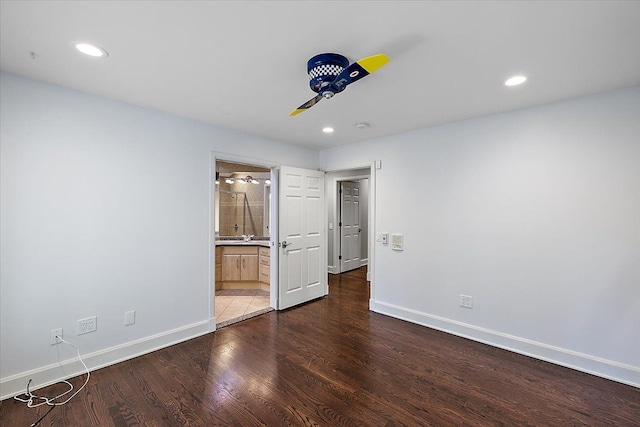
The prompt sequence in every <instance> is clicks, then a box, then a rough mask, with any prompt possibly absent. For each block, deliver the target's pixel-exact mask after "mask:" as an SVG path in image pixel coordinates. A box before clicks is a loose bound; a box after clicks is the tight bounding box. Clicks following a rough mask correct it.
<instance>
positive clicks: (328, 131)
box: [322, 126, 334, 133]
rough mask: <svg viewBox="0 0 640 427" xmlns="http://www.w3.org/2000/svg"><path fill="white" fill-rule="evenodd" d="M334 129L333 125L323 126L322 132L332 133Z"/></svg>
mask: <svg viewBox="0 0 640 427" xmlns="http://www.w3.org/2000/svg"><path fill="white" fill-rule="evenodd" d="M333 131H334V129H333V128H332V127H331V126H327V127H325V128H322V132H324V133H332V132H333Z"/></svg>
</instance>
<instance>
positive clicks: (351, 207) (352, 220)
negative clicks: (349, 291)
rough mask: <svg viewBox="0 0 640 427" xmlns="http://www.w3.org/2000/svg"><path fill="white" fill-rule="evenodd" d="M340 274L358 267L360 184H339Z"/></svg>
mask: <svg viewBox="0 0 640 427" xmlns="http://www.w3.org/2000/svg"><path fill="white" fill-rule="evenodd" d="M338 226H339V227H340V257H339V258H340V273H344V272H345V271H350V270H354V269H356V268H358V267H360V233H361V232H362V228H361V224H360V184H359V183H358V182H353V181H342V182H341V183H340V222H339V223H338Z"/></svg>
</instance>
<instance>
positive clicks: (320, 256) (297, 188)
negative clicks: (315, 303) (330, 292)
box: [278, 167, 327, 309]
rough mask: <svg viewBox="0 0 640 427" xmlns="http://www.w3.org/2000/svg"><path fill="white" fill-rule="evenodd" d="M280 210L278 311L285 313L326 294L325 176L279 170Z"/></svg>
mask: <svg viewBox="0 0 640 427" xmlns="http://www.w3.org/2000/svg"><path fill="white" fill-rule="evenodd" d="M280 206H281V210H280V224H279V251H280V257H279V268H280V283H279V295H278V296H279V302H278V308H279V309H284V308H288V307H292V306H294V305H297V304H301V303H303V302H306V301H309V300H312V299H315V298H319V297H322V296H324V295H326V293H327V285H326V281H327V279H326V274H325V273H326V252H327V251H326V231H325V203H324V172H321V171H314V170H306V169H299V168H290V167H282V168H281V170H280Z"/></svg>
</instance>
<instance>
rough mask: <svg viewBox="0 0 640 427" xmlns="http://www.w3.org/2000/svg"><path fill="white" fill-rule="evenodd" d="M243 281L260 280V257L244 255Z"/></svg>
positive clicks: (241, 277)
mask: <svg viewBox="0 0 640 427" xmlns="http://www.w3.org/2000/svg"><path fill="white" fill-rule="evenodd" d="M240 279H241V280H258V255H242V273H240Z"/></svg>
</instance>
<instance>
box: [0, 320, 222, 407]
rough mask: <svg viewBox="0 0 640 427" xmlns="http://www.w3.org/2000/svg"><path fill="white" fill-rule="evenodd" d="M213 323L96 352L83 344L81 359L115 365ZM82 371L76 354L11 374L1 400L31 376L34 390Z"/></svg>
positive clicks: (0, 388)
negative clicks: (85, 351) (62, 359)
mask: <svg viewBox="0 0 640 427" xmlns="http://www.w3.org/2000/svg"><path fill="white" fill-rule="evenodd" d="M211 324H213V329H214V330H215V318H214V319H212V321H211V320H205V321H202V322H198V323H193V324H191V325H187V326H183V327H181V328H177V329H173V330H171V331H167V332H162V333H159V334H156V335H152V336H149V337H145V338H142V339H139V340H135V341H131V342H128V343H124V344H120V345H117V346H114V347H111V348H107V349H104V350H99V351H96V352H93V353H89V354H82V348H80V352H81V355H82V360H84V362H85V363H86V364H87V367H88V368H89V370H90V371H95V370H96V369H100V368H104V367H106V366H111V365H115V364H116V363H120V362H124V361H125V360H129V359H133V358H135V357H138V356H142V355H144V354H147V353H151V352H153V351H156V350H160V349H162V348H165V347H169V346H172V345H174V344H178V343H181V342H184V341H187V340H190V339H192V338H196V337H199V336H201V335H205V334H207V333H209V329H210V328H211ZM83 372H85V370H84V367H83V366H82V365H81V364H80V363H78V359H77V358H73V359H68V360H64V361H61V362H60V363H54V364H52V365H47V366H43V367H40V368H36V369H32V370H30V371H25V372H21V373H19V374H15V375H11V376H9V377H6V378H3V379H2V381H0V400H4V399H7V398H9V397H13V396H16V395H18V394H20V393H23V392H24V391H25V389H26V386H27V383H28V382H29V380H32V383H31V384H32V385H31V390H36V389H38V388H42V387H46V386H48V385H51V384H54V383H57V382H59V381H62V380H66V379H69V378H73V377H75V376H78V375H82V373H83Z"/></svg>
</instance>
